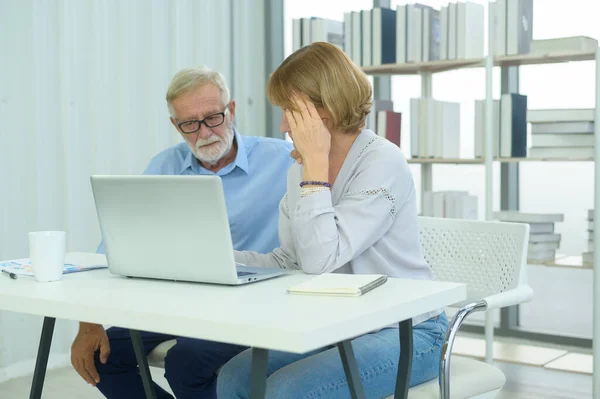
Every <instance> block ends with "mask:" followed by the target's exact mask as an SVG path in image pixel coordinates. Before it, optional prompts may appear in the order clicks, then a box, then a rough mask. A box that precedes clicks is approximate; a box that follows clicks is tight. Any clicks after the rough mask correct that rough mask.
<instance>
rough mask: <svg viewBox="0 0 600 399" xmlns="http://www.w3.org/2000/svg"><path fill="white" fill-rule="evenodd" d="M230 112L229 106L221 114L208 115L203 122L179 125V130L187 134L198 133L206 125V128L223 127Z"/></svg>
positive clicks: (188, 122)
mask: <svg viewBox="0 0 600 399" xmlns="http://www.w3.org/2000/svg"><path fill="white" fill-rule="evenodd" d="M228 111H229V106H227V107H225V110H224V111H223V112H219V113H216V114H212V115H208V116H207V117H206V118H204V119H202V120H191V121H185V122H181V123H178V124H177V126H179V130H181V131H182V132H183V133H185V134H190V133H196V132H197V131H198V130H200V128H201V127H202V124H204V125H205V126H206V127H209V128H210V127H217V126H221V125H222V124H223V122H225V115H227V112H228Z"/></svg>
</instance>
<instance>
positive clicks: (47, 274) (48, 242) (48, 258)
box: [29, 231, 67, 282]
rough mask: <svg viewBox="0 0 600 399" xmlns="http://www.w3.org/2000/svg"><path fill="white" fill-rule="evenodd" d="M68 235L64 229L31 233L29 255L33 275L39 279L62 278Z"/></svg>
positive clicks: (44, 280)
mask: <svg viewBox="0 0 600 399" xmlns="http://www.w3.org/2000/svg"><path fill="white" fill-rule="evenodd" d="M66 237H67V233H65V232H64V231H34V232H31V233H29V256H30V258H31V268H32V270H33V275H34V277H35V279H36V280H37V281H40V282H48V281H58V280H60V279H61V278H62V274H63V268H64V264H65V255H66V241H67V239H66Z"/></svg>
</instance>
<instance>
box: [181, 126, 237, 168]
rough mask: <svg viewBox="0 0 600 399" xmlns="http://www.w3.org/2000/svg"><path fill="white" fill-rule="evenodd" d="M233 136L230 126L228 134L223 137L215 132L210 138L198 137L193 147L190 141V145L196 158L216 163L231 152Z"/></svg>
mask: <svg viewBox="0 0 600 399" xmlns="http://www.w3.org/2000/svg"><path fill="white" fill-rule="evenodd" d="M233 137H234V134H233V129H232V128H230V129H228V130H227V134H226V135H225V137H223V138H221V137H219V136H217V135H216V134H213V135H212V136H210V137H209V138H208V139H201V138H198V140H197V141H196V145H195V147H192V146H191V144H189V143H188V145H189V147H190V150H192V153H193V154H194V156H195V157H196V159H198V160H199V161H200V162H206V163H208V164H211V165H214V164H216V163H217V162H219V160H220V159H221V158H223V157H224V156H225V155H227V154H228V153H229V151H230V150H231V147H232V145H233ZM212 143H217V144H212ZM209 144H210V146H209Z"/></svg>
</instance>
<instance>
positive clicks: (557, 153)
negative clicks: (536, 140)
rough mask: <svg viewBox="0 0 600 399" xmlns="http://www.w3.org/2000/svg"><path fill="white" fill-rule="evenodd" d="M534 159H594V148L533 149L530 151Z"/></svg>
mask: <svg viewBox="0 0 600 399" xmlns="http://www.w3.org/2000/svg"><path fill="white" fill-rule="evenodd" d="M529 156H530V157H532V158H565V159H581V158H593V157H594V147H532V148H530V149H529Z"/></svg>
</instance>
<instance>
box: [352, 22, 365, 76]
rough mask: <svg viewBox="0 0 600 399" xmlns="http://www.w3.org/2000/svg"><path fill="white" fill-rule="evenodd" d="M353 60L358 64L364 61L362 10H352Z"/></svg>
mask: <svg viewBox="0 0 600 399" xmlns="http://www.w3.org/2000/svg"><path fill="white" fill-rule="evenodd" d="M350 14H351V18H352V61H354V63H355V64H356V65H358V66H361V63H362V52H363V40H362V29H363V27H362V16H361V14H360V11H352V12H351V13H350Z"/></svg>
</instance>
